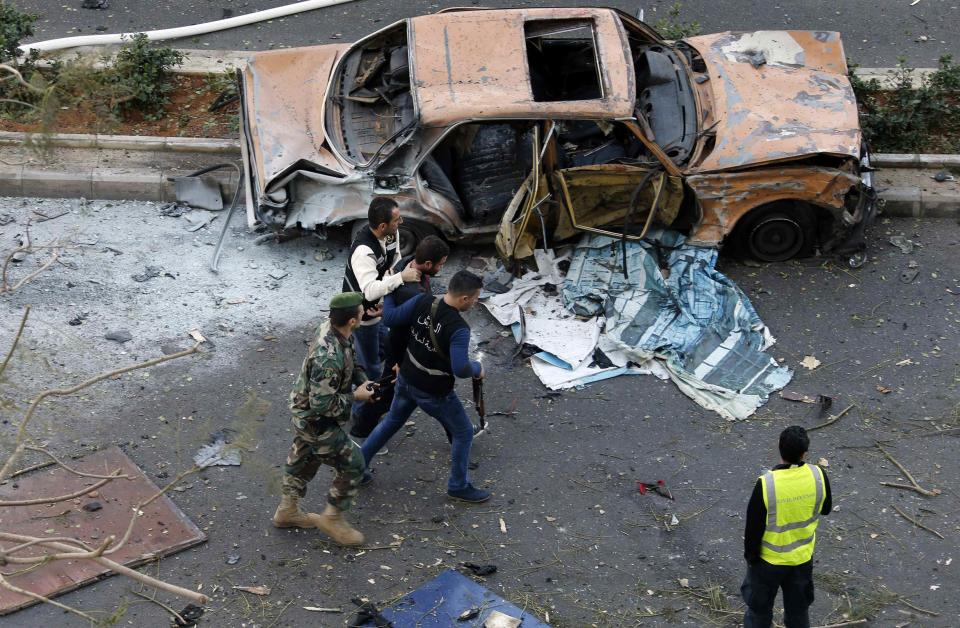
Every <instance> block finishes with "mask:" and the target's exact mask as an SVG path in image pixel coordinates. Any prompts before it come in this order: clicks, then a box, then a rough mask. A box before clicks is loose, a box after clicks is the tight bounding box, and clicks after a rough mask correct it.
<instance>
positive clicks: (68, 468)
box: [24, 446, 133, 480]
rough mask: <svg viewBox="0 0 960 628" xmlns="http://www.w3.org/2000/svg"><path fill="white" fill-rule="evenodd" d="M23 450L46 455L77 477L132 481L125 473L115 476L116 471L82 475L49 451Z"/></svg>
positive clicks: (41, 449) (29, 448) (34, 448)
mask: <svg viewBox="0 0 960 628" xmlns="http://www.w3.org/2000/svg"><path fill="white" fill-rule="evenodd" d="M24 449H26V450H27V451H35V452H37V453H40V454H46V455H47V456H50V458H52V459H53V462H54V463H55V464H58V465H60V466H61V467H63V468H64V469H66V470H67V471H69V472H70V473H72V474H74V475H79V476H80V477H82V478H93V479H96V480H108V479H109V480H113V479H121V478H122V479H124V480H132V479H133V478H131V477H130V476H129V475H127V474H125V473H121V474H120V475H116V474H117V473H118V471H114V475H97V474H95V473H84V472H83V471H77V470H76V469H74V468H72V467H69V466H67V465H66V464H65V463H64V462H63V461H62V460H60V459H59V458H57V457H56V456H54V455H53V454H52V453H50V452H49V451H47V450H46V449H44V448H43V447H29V446H28V447H25V448H24ZM48 466H49V465H48Z"/></svg>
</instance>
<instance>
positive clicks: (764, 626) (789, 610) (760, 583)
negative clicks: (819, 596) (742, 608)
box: [740, 560, 813, 628]
mask: <svg viewBox="0 0 960 628" xmlns="http://www.w3.org/2000/svg"><path fill="white" fill-rule="evenodd" d="M777 589H783V623H784V624H785V625H786V627H787V628H809V627H810V613H809V608H810V605H811V604H813V561H808V562H805V563H803V564H802V565H797V566H786V565H771V564H770V563H768V562H766V561H764V560H757V561H756V562H755V563H751V564H750V565H749V566H748V567H747V576H746V578H744V579H743V585H742V586H741V587H740V595H742V596H743V601H744V602H745V603H746V604H747V612H746V613H745V614H744V616H743V626H744V628H769V626H770V625H771V624H772V623H773V603H774V601H775V600H776V599H777Z"/></svg>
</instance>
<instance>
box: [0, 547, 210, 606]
mask: <svg viewBox="0 0 960 628" xmlns="http://www.w3.org/2000/svg"><path fill="white" fill-rule="evenodd" d="M34 538H35V537H30V536H24V535H22V534H13V533H12V532H2V531H0V540H7V541H20V542H27V541H32V540H34ZM38 545H43V546H44V547H49V548H51V549H56V550H60V551H72V550H73V548H72V547H70V546H69V545H64V544H63V543H58V542H55V541H44V540H42V539H41V542H40V543H38ZM92 560H95V561H96V562H98V563H100V564H101V565H103V566H104V567H106V568H107V569H110V570H111V571H114V572H116V573H118V574H120V575H123V576H127V577H128V578H132V579H133V580H136V581H137V582H141V583H143V584H145V585H146V586H148V587H154V588H156V589H160V590H161V591H166V592H167V593H170V594H172V595H176V596H178V597H182V598H186V599H188V600H190V601H191V602H195V603H196V604H206V603H207V602H208V601H209V598H207V596H206V595H203V594H202V593H197V592H196V591H191V590H190V589H184V588H183V587H178V586H176V585H174V584H169V583H167V582H164V581H162V580H157V579H156V578H153V577H151V576H148V575H146V574H143V573H140V572H139V571H136V570H134V569H130V568H129V567H126V566H124V565H121V564H120V563H118V562H116V561H113V560H110V559H109V558H106V557H104V556H99V557H97V558H94V559H92Z"/></svg>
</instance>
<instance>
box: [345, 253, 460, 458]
mask: <svg viewBox="0 0 960 628" xmlns="http://www.w3.org/2000/svg"><path fill="white" fill-rule="evenodd" d="M448 255H450V247H449V246H447V243H446V242H444V241H443V240H441V239H440V238H438V237H437V236H435V235H429V236H427V237H425V238H424V239H423V240H421V241H420V243H419V244H417V249H416V251H414V253H413V255H412V256H410V257H405V258H403V259H401V260H400V261H399V262H397V265H396V266H395V267H394V270H395V271H396V272H398V273H399V272H400V271H401V270H402V269H404V268H407V267H408V266H409V267H412V268H415V269H417V270H418V271H420V279H419V280H414V281H406V282H404V283H403V285H401V286H400V287H398V288H396V289H395V290H394V291H393V292H392V293H391V295H392V297H393V303H394V305H396V306H400V305H403V304H404V303H406V302H407V301H408V300H410V299H412V298H413V297H416V296H419V295H421V294H429V295H433V288H432V287H431V285H430V280H431V279H432V278H433V277H435V276H436V275H437V274H438V273H439V272H440V271H441V270H442V269H443V265H444V264H446V263H447V256H448ZM409 337H410V327H408V326H406V325H398V326H396V327H392V328H390V329H389V331H388V333H387V342H386V352H385V356H384V360H383V370H382V372H381V373H380V380H381V381H382V380H384V379H386V378H387V377H393V378H395V377H396V372H395V369H396V368H397V367H398V366H399V365H400V363H401V362H402V361H403V356H404V354H405V353H406V350H407V339H408V338H409ZM381 391H382V392H381V393H380V394H379V395H378V397H377V400H376V401H373V402H371V403H366V404H363V406H361V407H360V411H359V412H358V413H357V414H355V415H354V417H353V426H352V428H351V429H350V436H352V437H353V438H354V440H355V441H356V442H358V443H360V444H361V445H362V444H363V440H362V439H364V438H366V437H367V436H369V435H370V432H372V431H373V428H375V427H376V426H377V422H378V421H379V420H380V417H382V416H383V415H384V414H386V413H387V411H388V410H389V409H390V404H391V403H392V402H393V386H382V387H381ZM384 451H386V450H385V449H382V448H381V450H380V453H383V452H384Z"/></svg>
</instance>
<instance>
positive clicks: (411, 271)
mask: <svg viewBox="0 0 960 628" xmlns="http://www.w3.org/2000/svg"><path fill="white" fill-rule="evenodd" d="M400 276H401V277H403V282H404V283H410V282H413V281H420V271H419V270H417V269H416V268H414V266H413V262H412V261H411V262H410V263H409V264H407V267H406V268H404V269H403V272H402V273H400Z"/></svg>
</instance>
